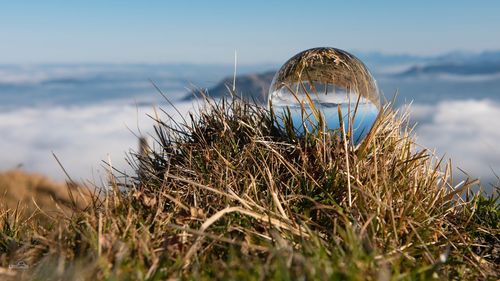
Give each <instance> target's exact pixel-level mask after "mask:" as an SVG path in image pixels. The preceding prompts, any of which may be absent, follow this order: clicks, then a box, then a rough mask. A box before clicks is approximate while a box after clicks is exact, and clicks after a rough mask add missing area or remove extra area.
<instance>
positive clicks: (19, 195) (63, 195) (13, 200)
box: [0, 170, 90, 215]
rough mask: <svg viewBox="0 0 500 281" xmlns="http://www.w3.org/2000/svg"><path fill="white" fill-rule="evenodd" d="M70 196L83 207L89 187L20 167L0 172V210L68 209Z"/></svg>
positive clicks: (27, 213)
mask: <svg viewBox="0 0 500 281" xmlns="http://www.w3.org/2000/svg"><path fill="white" fill-rule="evenodd" d="M72 198H73V199H74V202H75V206H76V207H77V208H84V206H86V205H87V204H88V203H90V201H89V189H87V188H82V187H80V186H77V185H76V184H73V183H59V182H55V181H53V180H51V179H49V178H47V177H45V176H43V175H39V174H34V173H27V172H24V171H21V170H12V171H6V172H0V209H1V210H7V209H11V210H14V209H16V208H19V209H20V210H22V211H23V212H22V213H23V214H25V215H30V214H32V213H33V212H34V211H37V210H38V211H40V210H39V209H41V210H42V211H43V212H46V213H50V212H55V211H68V210H70V209H71V206H72V205H73V203H72Z"/></svg>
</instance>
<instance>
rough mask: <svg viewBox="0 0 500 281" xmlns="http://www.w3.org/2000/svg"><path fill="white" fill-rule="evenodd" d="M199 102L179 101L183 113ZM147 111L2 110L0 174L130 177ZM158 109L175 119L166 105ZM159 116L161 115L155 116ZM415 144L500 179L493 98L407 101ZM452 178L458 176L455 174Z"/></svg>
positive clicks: (499, 133) (499, 116)
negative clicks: (114, 173)
mask: <svg viewBox="0 0 500 281" xmlns="http://www.w3.org/2000/svg"><path fill="white" fill-rule="evenodd" d="M198 107H199V105H197V104H195V103H192V102H177V103H176V108H177V110H179V111H180V112H181V114H182V115H183V116H185V115H186V114H187V112H189V111H191V112H193V111H196V108H198ZM153 108H154V107H152V106H134V105H126V104H117V105H112V104H102V105H99V104H97V105H89V106H55V107H27V108H22V109H19V110H9V111H4V112H0V131H1V132H2V133H1V136H0V154H1V155H2V161H0V170H7V169H12V168H16V167H22V168H23V169H25V170H28V171H34V172H39V173H43V174H46V175H48V176H50V177H53V178H55V179H58V180H63V179H65V175H64V173H63V171H62V169H61V167H59V165H58V163H57V161H56V160H55V158H54V156H53V154H52V153H54V154H55V155H56V156H57V157H58V158H59V160H60V161H61V163H62V164H63V166H64V168H65V169H66V170H67V171H68V173H69V174H70V175H71V176H72V177H73V178H75V179H80V180H83V179H90V180H96V179H100V178H102V177H105V176H106V174H107V172H106V169H105V168H103V166H105V165H104V163H103V162H102V161H105V162H108V161H109V159H111V163H112V165H113V166H114V167H115V168H117V169H119V170H123V171H127V172H129V173H130V172H132V171H131V169H130V168H129V167H128V165H127V163H126V161H125V159H126V156H127V153H128V152H130V151H131V150H135V149H136V148H137V143H138V140H137V136H138V135H141V136H146V137H148V138H149V140H150V141H151V137H150V135H151V133H152V132H153V130H152V128H153V124H154V120H153V119H152V118H151V117H149V116H148V115H154V110H153ZM162 108H163V109H164V110H165V111H167V112H168V113H169V114H173V115H174V116H177V118H179V119H180V116H179V114H178V113H176V110H174V109H173V108H172V107H171V106H167V105H163V106H162ZM157 112H159V111H157ZM411 119H412V120H413V121H415V122H417V123H418V124H417V126H416V129H415V134H416V136H417V139H418V143H420V144H422V145H423V146H425V147H427V148H430V149H435V151H436V156H438V157H440V156H443V155H444V156H445V158H448V157H449V158H452V159H453V164H454V166H456V167H459V168H461V169H463V170H464V171H467V172H468V173H469V174H470V175H471V176H473V177H479V178H481V179H482V180H483V181H484V182H485V183H489V182H496V180H495V176H494V173H493V171H495V172H497V173H499V174H500V147H498V145H497V144H498V140H499V139H500V126H498V125H497V122H498V120H500V104H499V103H498V102H496V101H491V100H487V99H484V100H474V99H470V100H455V101H451V100H443V101H440V102H438V103H436V104H432V105H431V104H425V105H424V104H413V105H412V106H411ZM456 173H458V174H457V176H461V175H462V173H461V172H460V171H458V170H456Z"/></svg>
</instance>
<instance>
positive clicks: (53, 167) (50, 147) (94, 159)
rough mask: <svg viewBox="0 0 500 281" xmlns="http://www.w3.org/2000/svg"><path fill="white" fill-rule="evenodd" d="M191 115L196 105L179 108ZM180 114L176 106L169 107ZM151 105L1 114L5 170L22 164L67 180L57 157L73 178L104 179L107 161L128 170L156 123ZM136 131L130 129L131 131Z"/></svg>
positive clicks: (0, 141)
mask: <svg viewBox="0 0 500 281" xmlns="http://www.w3.org/2000/svg"><path fill="white" fill-rule="evenodd" d="M176 107H177V108H178V109H179V110H180V111H181V112H183V113H185V112H187V111H188V110H189V109H190V108H192V104H191V103H179V104H177V106H176ZM164 109H166V110H167V111H168V112H172V114H175V111H174V110H173V109H172V108H168V107H164ZM152 113H153V109H152V108H151V107H139V108H136V107H133V106H127V105H116V106H110V105H98V106H86V107H77V106H74V107H50V108H24V109H20V110H15V111H7V112H3V113H0V132H1V134H0V155H2V161H0V170H5V169H11V168H14V167H16V166H17V165H22V166H23V168H24V169H26V170H29V171H36V172H40V173H43V174H47V175H49V176H51V177H53V178H56V179H60V180H61V179H64V178H65V176H64V174H63V172H62V170H61V168H60V167H59V166H58V164H57V162H56V160H55V159H54V157H53V156H52V151H53V152H54V153H55V154H56V155H57V157H58V158H59V159H60V160H61V162H62V164H63V166H64V167H65V169H67V171H68V172H69V173H70V175H71V176H72V177H74V178H78V179H90V178H92V177H93V173H95V172H97V173H100V175H102V174H103V173H102V172H103V171H104V170H103V169H102V168H101V166H102V164H101V163H102V162H101V161H102V160H106V159H108V154H109V155H110V157H111V159H112V163H113V165H114V166H115V167H117V168H119V169H125V168H127V165H126V162H125V153H126V152H127V151H129V150H130V149H131V148H132V149H134V150H135V149H136V146H137V138H136V137H135V136H134V134H133V133H132V132H131V131H130V130H132V131H133V132H135V133H136V134H138V129H137V128H138V127H139V128H140V129H141V131H142V133H143V134H145V135H146V134H148V132H151V131H152V125H153V123H154V121H153V120H151V118H149V117H148V116H146V114H152ZM128 128H130V130H129V129H128Z"/></svg>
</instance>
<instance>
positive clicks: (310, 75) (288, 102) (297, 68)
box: [268, 47, 380, 143]
mask: <svg viewBox="0 0 500 281" xmlns="http://www.w3.org/2000/svg"><path fill="white" fill-rule="evenodd" d="M268 106H269V109H271V108H272V110H273V111H274V113H275V114H276V116H277V117H278V118H277V122H278V123H279V124H280V125H281V126H282V127H284V120H285V118H284V115H286V114H289V117H290V119H291V120H292V124H293V127H294V129H295V130H296V132H298V133H300V134H302V133H304V132H305V131H306V130H311V129H312V128H313V127H314V125H315V124H314V122H319V121H318V120H319V118H318V117H317V116H315V115H317V114H315V112H321V114H322V116H323V120H324V122H323V124H324V126H325V127H326V128H324V129H325V130H326V131H329V130H336V129H339V128H340V127H341V126H340V123H341V120H342V123H343V126H344V130H345V132H346V133H347V134H348V135H349V138H350V139H351V140H352V141H353V142H354V143H359V142H360V141H361V140H362V139H364V137H365V136H366V135H367V134H368V132H369V131H370V129H371V127H372V126H373V124H374V122H375V119H376V117H377V115H378V113H379V110H380V93H379V90H378V87H377V83H376V81H375V79H374V78H373V76H372V75H371V73H370V71H369V70H368V68H367V67H366V66H365V65H364V64H363V62H361V60H359V59H358V58H356V57H355V56H354V55H352V54H350V53H348V52H346V51H343V50H340V49H336V48H326V47H325V48H313V49H309V50H305V51H303V52H300V53H298V54H296V55H295V56H293V57H292V58H290V59H289V60H288V61H287V62H285V64H283V66H282V67H281V68H280V69H279V70H278V72H276V74H275V76H274V79H273V81H272V83H271V87H270V89H269V94H268ZM339 111H340V116H339Z"/></svg>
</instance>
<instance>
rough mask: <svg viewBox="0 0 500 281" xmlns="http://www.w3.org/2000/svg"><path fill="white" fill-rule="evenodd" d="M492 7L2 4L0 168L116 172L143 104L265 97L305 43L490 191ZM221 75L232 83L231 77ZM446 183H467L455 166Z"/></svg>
mask: <svg viewBox="0 0 500 281" xmlns="http://www.w3.org/2000/svg"><path fill="white" fill-rule="evenodd" d="M499 13H500V3H498V2H493V1H481V2H478V1H475V2H473V1H439V2H437V1H414V2H411V3H409V2H403V1H377V2H375V1H372V2H367V1H365V2H361V1H350V2H347V1H308V2H305V1H286V2H285V1H280V2H278V1H245V2H235V1H182V2H181V1H168V2H167V1H147V2H145V1H78V2H77V1H71V2H69V1H8V2H3V3H2V4H1V8H0V42H1V44H0V155H1V156H0V160H1V161H0V170H11V169H16V168H20V169H22V170H25V171H30V172H38V173H42V174H45V175H48V176H50V177H51V178H54V179H56V180H63V179H65V175H64V173H63V171H62V169H61V168H60V167H59V165H58V164H57V162H56V160H55V159H54V157H53V155H52V153H54V154H55V155H57V157H58V158H59V159H60V161H61V162H62V164H63V165H64V167H65V168H66V170H67V171H68V173H69V174H70V175H71V176H72V177H74V178H75V179H79V180H81V179H90V180H93V179H98V178H100V177H102V176H103V175H104V174H105V173H104V172H103V169H102V160H104V161H105V162H109V161H111V163H112V164H113V166H115V167H116V168H118V169H125V170H127V168H126V167H127V164H126V161H125V157H126V153H127V152H128V151H129V150H130V149H136V146H137V137H136V135H143V136H146V137H147V136H148V134H150V133H151V132H152V124H153V122H152V121H151V118H149V117H148V116H147V114H152V113H153V107H154V106H160V107H161V108H163V109H164V110H165V111H167V112H172V113H174V110H173V109H172V107H171V106H170V105H168V104H167V103H166V102H165V100H164V99H163V97H162V96H161V95H160V94H159V93H158V92H157V91H156V90H155V88H154V86H153V85H152V83H151V81H154V82H155V83H156V84H157V85H158V86H159V87H160V88H161V89H162V90H163V92H164V93H165V95H166V96H167V97H168V98H169V99H170V100H171V101H172V102H173V103H174V104H175V105H176V106H177V107H178V109H179V111H181V112H182V113H183V114H185V112H187V111H188V110H190V108H192V106H193V100H192V95H191V94H190V91H191V90H192V89H193V88H204V89H205V88H206V89H208V91H209V94H210V95H212V96H214V97H217V96H221V95H223V94H224V93H225V87H224V83H225V82H228V81H232V76H233V71H234V70H233V68H234V62H235V52H237V75H238V77H237V80H236V85H237V89H238V91H239V92H241V93H242V94H243V95H247V96H255V97H258V98H259V97H262V95H263V93H266V92H267V87H268V85H269V83H270V79H271V78H272V75H273V74H274V71H276V70H277V69H278V68H279V67H280V66H281V65H282V64H283V63H284V62H285V61H286V60H287V59H288V58H290V57H291V56H293V55H294V54H296V53H298V52H300V51H302V50H305V49H309V48H312V47H320V46H331V47H337V48H341V49H344V50H346V51H348V52H351V53H353V54H355V55H356V56H358V57H359V58H360V59H362V60H363V61H364V62H365V63H366V64H367V66H368V67H369V69H370V70H371V71H372V73H373V75H374V77H375V78H376V79H377V82H378V83H379V87H380V88H381V90H382V91H383V93H384V95H385V97H386V98H387V99H392V98H393V96H394V94H395V93H396V92H399V95H398V97H397V99H396V106H397V107H405V106H407V105H408V104H410V103H411V104H412V105H411V110H412V115H411V118H412V122H415V123H416V124H417V125H416V128H415V134H416V135H417V137H418V140H419V143H421V144H422V145H423V146H426V147H429V148H431V149H435V151H436V155H437V156H443V155H444V156H445V159H447V158H452V159H453V164H454V166H456V167H458V168H460V169H462V170H464V171H466V172H467V173H469V174H470V175H471V176H474V177H479V178H480V179H481V180H482V181H483V183H484V184H485V185H486V186H487V185H488V183H495V182H496V181H497V178H496V176H495V172H496V173H500V147H499V145H498V144H499V140H500V17H499V16H498V15H499ZM228 77H229V78H228ZM456 173H457V174H456V176H457V177H460V176H463V175H464V174H463V173H462V172H461V171H460V170H458V169H457V170H456Z"/></svg>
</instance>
